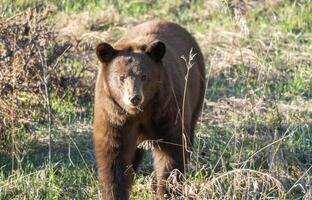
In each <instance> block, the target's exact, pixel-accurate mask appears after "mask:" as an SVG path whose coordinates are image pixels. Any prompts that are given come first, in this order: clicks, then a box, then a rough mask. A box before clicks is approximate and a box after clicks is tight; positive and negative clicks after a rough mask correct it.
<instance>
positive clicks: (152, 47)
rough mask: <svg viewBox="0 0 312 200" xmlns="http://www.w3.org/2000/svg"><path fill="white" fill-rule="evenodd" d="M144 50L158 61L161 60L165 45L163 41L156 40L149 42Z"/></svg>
mask: <svg viewBox="0 0 312 200" xmlns="http://www.w3.org/2000/svg"><path fill="white" fill-rule="evenodd" d="M145 52H146V53H147V54H148V55H149V56H151V58H152V59H153V60H155V61H156V62H159V61H161V59H162V58H163V57H164V55H165V53H166V45H165V44H164V43H163V42H161V41H159V40H157V41H154V42H152V43H151V44H149V45H148V46H147V47H146V49H145Z"/></svg>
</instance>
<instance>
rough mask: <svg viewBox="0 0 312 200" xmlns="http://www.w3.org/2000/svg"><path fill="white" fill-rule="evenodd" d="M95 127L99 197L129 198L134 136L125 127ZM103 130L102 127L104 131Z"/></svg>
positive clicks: (116, 199) (122, 199)
mask: <svg viewBox="0 0 312 200" xmlns="http://www.w3.org/2000/svg"><path fill="white" fill-rule="evenodd" d="M111 127H113V126H106V127H105V128H104V127H102V129H99V131H97V130H94V147H95V156H96V161H97V167H98V176H99V181H100V191H101V196H100V199H101V200H128V199H129V190H130V185H131V182H132V179H133V168H132V166H131V164H132V160H133V157H134V153H135V149H136V137H135V135H134V134H132V133H131V131H129V129H128V130H127V128H126V127H115V128H111ZM103 130H104V131H103Z"/></svg>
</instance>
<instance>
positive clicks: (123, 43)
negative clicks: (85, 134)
mask: <svg viewBox="0 0 312 200" xmlns="http://www.w3.org/2000/svg"><path fill="white" fill-rule="evenodd" d="M190 51H192V52H193V59H192V60H191V63H189V65H187V64H186V61H185V60H183V59H182V58H181V56H186V57H188V56H189V53H190ZM96 55H97V58H98V60H99V61H100V66H99V69H98V74H97V79H96V83H95V98H94V119H93V142H94V151H95V158H96V164H97V172H98V180H99V184H100V193H101V196H100V199H104V200H113V199H114V200H127V199H129V191H130V190H131V184H132V181H133V174H134V172H135V170H136V168H137V167H138V165H139V163H140V161H141V159H142V155H143V150H142V149H139V148H137V147H138V144H140V143H141V142H142V141H152V144H153V148H152V156H153V167H154V171H155V175H156V184H155V188H154V193H153V194H155V196H154V198H155V199H164V198H165V197H166V196H167V197H168V195H170V194H169V193H168V191H169V189H170V188H167V186H166V179H167V178H168V176H169V175H170V173H171V172H172V170H175V169H177V170H179V171H180V172H182V173H183V172H184V170H185V164H186V163H187V161H188V159H189V156H190V155H189V154H190V149H191V145H192V141H193V137H194V130H195V125H196V122H197V120H198V117H199V115H200V112H201V110H202V105H203V99H204V94H205V82H206V79H205V63H204V58H203V54H202V52H201V50H200V47H199V45H198V44H197V42H196V41H195V39H194V37H193V36H192V35H191V34H190V33H189V32H188V31H187V30H186V29H184V28H183V27H181V26H180V25H178V24H176V23H173V22H169V21H164V20H153V21H148V22H144V23H142V24H139V25H136V26H134V27H133V28H131V29H129V30H128V31H127V32H126V33H125V34H124V36H122V37H121V38H120V39H119V40H118V41H117V42H116V43H114V44H113V45H110V44H108V43H105V42H102V43H100V44H98V45H97V47H96ZM190 64H191V65H190Z"/></svg>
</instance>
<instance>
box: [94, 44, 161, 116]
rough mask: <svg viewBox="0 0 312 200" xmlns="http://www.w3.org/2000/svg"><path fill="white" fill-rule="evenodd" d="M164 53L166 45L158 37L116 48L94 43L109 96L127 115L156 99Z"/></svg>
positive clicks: (142, 109) (142, 108)
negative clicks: (144, 42) (154, 39)
mask: <svg viewBox="0 0 312 200" xmlns="http://www.w3.org/2000/svg"><path fill="white" fill-rule="evenodd" d="M165 52H166V46H165V44H164V43H163V42H161V41H159V40H157V41H154V42H151V43H149V44H144V45H125V46H123V47H115V48H114V47H112V46H111V45H110V44H108V43H101V44H99V45H98V46H97V48H96V54H97V57H98V59H99V60H100V62H101V63H102V70H103V73H102V76H104V77H103V80H104V81H105V85H106V87H107V90H108V92H109V94H110V97H111V98H112V99H113V101H115V102H116V103H117V104H118V105H119V106H120V107H121V108H122V109H123V110H125V111H126V112H127V113H128V114H136V113H139V112H141V111H144V108H145V107H146V105H148V104H149V103H150V102H151V101H152V100H153V98H155V95H156V94H157V92H158V91H159V89H160V85H161V79H162V77H163V75H162V74H163V69H162V68H163V65H162V58H163V57H164V55H165Z"/></svg>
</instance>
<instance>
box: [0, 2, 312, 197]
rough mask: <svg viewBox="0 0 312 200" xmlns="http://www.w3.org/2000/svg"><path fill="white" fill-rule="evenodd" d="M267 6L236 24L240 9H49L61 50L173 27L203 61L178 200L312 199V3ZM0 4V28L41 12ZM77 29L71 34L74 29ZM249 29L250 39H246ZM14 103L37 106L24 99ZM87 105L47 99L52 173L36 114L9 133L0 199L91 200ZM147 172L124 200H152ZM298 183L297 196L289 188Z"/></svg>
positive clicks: (215, 5)
mask: <svg viewBox="0 0 312 200" xmlns="http://www.w3.org/2000/svg"><path fill="white" fill-rule="evenodd" d="M267 2H269V3H271V4H269V3H268V4H261V3H257V4H256V6H252V4H251V3H250V1H247V4H248V5H246V13H245V15H242V16H240V17H241V18H243V19H244V20H245V22H242V23H240V22H239V20H238V18H237V17H235V16H234V13H235V12H234V10H233V9H239V6H237V5H236V7H235V6H234V7H233V6H230V3H228V2H226V1H217V0H216V1H203V0H200V1H195V2H193V3H187V2H186V1H178V0H169V1H162V0H149V1H140V0H135V1H103V0H92V1H87V0H79V1H72V0H65V1H50V2H49V5H50V6H52V7H53V9H54V11H53V13H52V14H51V15H50V19H51V25H52V24H53V25H55V26H56V28H57V29H58V30H60V32H61V33H65V36H64V35H62V34H60V36H59V39H60V40H65V41H66V40H68V38H70V39H72V37H68V36H72V35H75V37H74V38H79V37H80V36H83V35H86V34H90V35H91V36H90V37H88V38H87V39H85V40H82V42H81V43H84V44H87V47H84V48H86V49H88V48H91V49H92V48H94V45H95V43H97V42H98V41H99V40H106V41H110V42H113V41H116V40H117V39H118V37H119V36H120V35H121V34H122V33H123V32H125V31H126V29H127V28H128V27H131V26H133V25H135V24H137V23H140V22H142V21H145V20H148V19H154V18H164V19H168V20H172V21H175V22H177V23H179V24H181V25H182V26H184V27H186V28H187V29H188V30H189V31H190V32H191V33H192V34H193V35H194V36H195V37H196V39H197V40H198V42H199V44H200V46H201V47H202V50H203V53H204V55H205V60H206V69H207V79H208V87H207V93H206V98H205V103H204V112H203V114H202V117H201V119H200V120H199V123H198V127H197V131H196V135H197V137H196V140H195V143H194V153H193V155H192V159H191V162H190V164H189V165H188V172H187V174H186V175H185V177H184V178H183V179H184V180H183V181H182V183H180V184H181V185H182V186H183V188H184V189H185V190H184V193H183V195H186V194H188V195H189V196H192V195H193V196H194V197H196V198H197V199H221V198H223V199H229V198H231V199H251V198H254V199H269V198H274V199H304V198H305V199H310V198H311V195H312V191H311V186H309V184H311V178H312V169H311V166H312V156H311V155H312V57H311V54H312V29H311V27H312V24H311V23H312V2H311V1H310V0H305V1H282V2H280V3H276V2H275V1H267ZM249 3H250V4H249ZM3 5H4V6H3V7H1V9H0V11H1V16H4V17H12V16H14V15H16V14H17V13H19V12H21V11H23V10H25V9H27V8H28V7H29V6H39V7H40V8H41V9H44V8H45V6H46V4H45V3H41V1H36V0H31V1H24V0H19V1H4V4H3ZM87 11H88V12H89V13H87V15H86V14H85V13H86V12H87ZM107 13H110V14H109V15H107ZM73 16H74V17H73ZM75 20H77V21H78V22H79V26H78V28H79V31H76V29H74V28H76V27H75V23H74V21H75ZM71 22H72V23H71ZM246 27H247V29H248V30H249V33H246V32H244V31H243V30H244V28H246ZM64 30H65V31H64ZM62 31H63V32H62ZM66 31H67V32H66ZM66 34H67V35H66ZM98 34H99V35H98ZM93 35H94V36H93ZM99 37H103V38H102V39H101V38H100V39H99ZM92 52H93V49H92V50H91V51H88V50H86V53H85V54H84V55H82V56H78V58H73V59H65V60H62V61H60V64H61V65H62V69H63V71H62V72H60V73H65V74H66V73H67V72H66V70H76V72H77V73H79V72H80V70H81V69H82V66H91V67H92V68H93V70H94V71H95V69H96V67H97V62H96V59H95V56H94V54H93V53H92ZM94 71H93V72H94ZM83 73H89V72H83ZM86 84H90V85H92V84H93V83H89V82H87V83H86ZM20 98H24V99H25V102H27V103H29V102H32V101H36V99H32V98H29V97H28V96H27V94H20ZM87 99H88V100H87V101H85V102H79V101H78V100H77V99H76V97H75V94H73V92H72V91H68V92H66V93H65V95H64V96H59V95H58V93H57V91H52V95H51V101H52V102H51V105H52V112H53V124H52V131H51V132H52V138H53V142H52V163H51V164H49V163H48V157H47V156H48V134H47V133H48V131H47V125H46V123H40V121H41V118H42V117H43V118H46V116H45V114H46V113H45V114H43V115H41V114H39V113H37V112H35V111H34V112H33V114H34V115H33V116H31V118H30V121H31V122H32V123H33V126H32V127H31V128H29V127H24V126H21V127H10V128H9V127H8V128H7V129H8V130H7V131H10V132H11V133H12V137H10V138H7V140H6V141H9V142H10V143H9V144H7V145H6V146H8V147H11V148H9V151H5V150H1V149H0V199H96V196H97V193H98V188H97V184H98V183H97V178H96V172H95V171H96V167H95V161H94V156H93V152H92V140H91V135H92V128H91V122H92V97H88V98H87ZM77 108H80V109H81V108H83V109H84V110H85V111H84V113H83V114H81V112H80V113H79V112H77ZM13 139H14V140H13ZM0 146H1V145H0ZM12 150H15V152H14V153H13V152H12ZM151 172H152V164H151V154H150V152H149V153H148V154H147V155H146V157H145V159H144V162H143V164H142V166H141V168H140V170H139V173H138V174H137V175H136V179H135V182H134V185H133V188H132V193H131V197H132V199H151V187H150V185H151V182H152V180H153V175H151V174H150V173H151ZM297 181H298V183H300V185H298V184H297V185H295V183H297ZM309 181H310V182H309ZM173 188H178V186H177V185H174V186H173ZM183 195H182V196H183ZM182 199H183V198H182Z"/></svg>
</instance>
